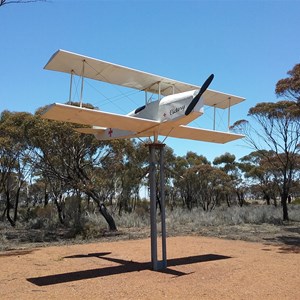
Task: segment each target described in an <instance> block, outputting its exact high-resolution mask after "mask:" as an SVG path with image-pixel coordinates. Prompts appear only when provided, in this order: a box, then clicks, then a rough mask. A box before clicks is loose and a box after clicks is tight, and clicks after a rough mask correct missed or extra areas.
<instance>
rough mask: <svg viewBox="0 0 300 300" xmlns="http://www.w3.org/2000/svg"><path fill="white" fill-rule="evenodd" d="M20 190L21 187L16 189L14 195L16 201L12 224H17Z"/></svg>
mask: <svg viewBox="0 0 300 300" xmlns="http://www.w3.org/2000/svg"><path fill="white" fill-rule="evenodd" d="M20 190H21V187H19V188H18V190H17V194H16V201H15V207H14V222H15V223H16V222H17V219H18V207H19V199H20Z"/></svg>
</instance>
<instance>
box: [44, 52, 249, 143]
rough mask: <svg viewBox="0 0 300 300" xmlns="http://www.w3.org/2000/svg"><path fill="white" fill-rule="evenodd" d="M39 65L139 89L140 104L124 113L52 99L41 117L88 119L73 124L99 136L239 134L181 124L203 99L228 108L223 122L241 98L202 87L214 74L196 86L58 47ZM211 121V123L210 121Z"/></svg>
mask: <svg viewBox="0 0 300 300" xmlns="http://www.w3.org/2000/svg"><path fill="white" fill-rule="evenodd" d="M45 69H47V70H54V71H59V72H65V73H69V74H71V76H73V75H78V76H81V77H82V78H91V79H95V80H99V81H103V82H107V83H110V84H115V85H120V86H124V87H128V88H133V89H138V90H141V91H144V92H145V96H146V101H145V102H146V103H145V105H143V106H141V107H139V108H137V109H136V110H134V111H132V112H130V113H129V114H127V115H120V114H115V113H109V112H104V111H100V110H96V109H88V108H83V107H78V106H73V105H67V104H58V103H55V104H52V105H51V106H50V107H49V109H48V110H47V111H46V112H45V113H44V114H43V118H47V119H52V120H58V121H64V122H71V123H77V124H84V125H90V126H92V127H91V128H79V129H76V130H77V131H79V132H81V133H87V134H94V135H95V137H96V138H97V139H99V140H110V139H121V138H135V137H140V138H141V137H154V141H157V139H158V136H165V137H175V138H184V139H191V140H199V141H205V142H214V143H226V142H230V141H233V140H236V139H240V138H242V137H243V135H240V134H234V133H230V132H221V131H216V130H208V129H203V128H195V127H191V126H186V125H187V124H188V123H190V122H192V121H193V120H194V119H196V118H198V117H199V116H201V115H202V114H203V113H204V105H208V106H212V107H214V109H216V108H221V109H225V108H228V126H229V122H230V120H229V117H230V107H231V106H232V105H235V104H237V103H240V102H241V101H243V100H244V98H241V97H237V96H233V95H229V94H224V93H220V92H217V91H213V90H209V89H207V88H208V86H209V85H210V83H211V82H212V80H213V78H214V75H213V74H212V75H210V76H209V77H208V79H207V80H206V81H205V82H204V84H203V85H202V87H199V86H195V85H191V84H187V83H183V82H179V81H176V80H172V79H168V78H165V77H161V76H158V75H153V74H149V73H145V72H141V71H138V70H134V69H130V68H127V67H123V66H120V65H116V64H112V63H109V62H105V61H102V60H98V59H94V58H90V57H86V56H82V55H78V54H75V53H71V52H68V51H64V50H58V51H57V52H56V53H55V54H54V55H53V56H52V57H51V59H50V60H49V62H48V63H47V64H46V66H45ZM71 84H72V77H71ZM82 87H83V81H82ZM70 93H71V87H70ZM147 93H153V94H157V95H158V100H156V101H149V100H148V99H147ZM162 96H163V97H162ZM214 115H215V114H214ZM214 124H215V121H214ZM213 127H214V129H215V125H214V126H213Z"/></svg>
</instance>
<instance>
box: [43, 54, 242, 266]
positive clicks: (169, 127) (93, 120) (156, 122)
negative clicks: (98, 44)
mask: <svg viewBox="0 0 300 300" xmlns="http://www.w3.org/2000/svg"><path fill="white" fill-rule="evenodd" d="M45 69H47V70H54V71H59V72H64V73H69V74H71V84H70V97H69V99H71V94H72V78H73V75H77V76H80V77H81V78H82V84H81V96H80V97H81V99H80V106H79V107H78V106H74V105H68V104H58V103H55V104H52V105H50V106H49V107H48V109H47V110H46V111H45V112H44V114H43V115H42V117H43V118H46V119H51V120H57V121H63V122H71V123H77V124H83V125H88V126H89V127H84V128H76V129H75V130H76V131H78V132H80V133H86V134H94V135H95V137H96V138H97V139H99V140H112V139H128V138H143V137H146V138H147V137H148V138H153V142H152V143H148V145H149V150H150V159H149V161H150V168H149V184H150V219H151V262H152V268H153V269H154V270H158V269H163V268H166V266H167V259H166V227H165V208H164V194H165V193H164V173H163V169H164V166H163V146H164V144H163V142H161V143H159V141H158V138H159V136H165V138H167V137H175V138H183V139H191V140H198V141H205V142H213V143H227V142H230V141H233V140H236V139H240V138H242V137H243V135H240V134H234V133H230V132H229V131H228V132H221V131H217V130H215V110H216V109H217V108H220V109H226V108H227V109H228V130H229V124H230V107H231V106H232V105H235V104H238V103H240V102H241V101H243V100H245V99H244V98H242V97H237V96H234V95H229V94H224V93H220V92H216V91H213V90H209V89H208V86H209V85H210V83H211V82H212V80H213V78H214V75H213V74H212V75H210V76H209V77H208V78H207V80H206V81H205V82H204V84H203V85H202V86H201V87H199V86H196V85H191V84H187V83H183V82H179V81H176V80H172V79H168V78H165V77H161V76H158V75H153V74H149V73H145V72H141V71H138V70H134V69H130V68H127V67H123V66H120V65H116V64H112V63H109V62H105V61H102V60H98V59H94V58H90V57H86V56H82V55H78V54H75V53H71V52H68V51H64V50H58V51H57V52H56V53H55V54H54V55H53V56H52V57H51V59H50V60H49V62H48V63H47V64H46V66H45ZM84 78H90V79H95V80H99V81H103V82H106V83H110V84H114V85H120V86H124V87H127V88H133V89H137V90H141V91H144V92H145V99H146V100H145V105H143V106H141V107H139V108H137V109H136V110H134V111H132V112H130V113H129V114H127V115H120V114H115V113H109V112H104V111H100V110H96V109H88V108H84V107H82V90H83V82H84V81H83V79H84ZM148 93H151V94H157V95H158V99H157V100H156V101H151V100H149V99H148V96H147V95H148ZM150 99H151V98H150ZM204 105H207V106H212V107H213V108H214V121H213V129H214V130H208V129H203V128H195V127H191V126H187V124H188V123H190V122H192V121H193V120H194V119H196V118H198V117H200V116H201V115H202V114H203V113H204ZM157 149H158V150H159V151H160V153H159V155H160V167H159V170H160V187H159V189H160V211H161V236H162V247H161V248H162V260H161V261H160V262H159V261H158V260H157V223H156V212H157V210H156V209H157V205H156V201H157V198H156V196H157V195H156V179H155V176H156V175H155V174H156V159H155V151H156V150H157Z"/></svg>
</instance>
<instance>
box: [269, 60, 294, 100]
mask: <svg viewBox="0 0 300 300" xmlns="http://www.w3.org/2000/svg"><path fill="white" fill-rule="evenodd" d="M287 74H288V75H289V77H287V78H284V79H281V80H279V81H278V82H277V84H276V88H275V93H276V95H277V96H284V97H286V98H287V99H290V100H293V101H296V102H298V104H300V64H297V65H295V66H294V68H293V69H292V70H290V71H288V72H287Z"/></svg>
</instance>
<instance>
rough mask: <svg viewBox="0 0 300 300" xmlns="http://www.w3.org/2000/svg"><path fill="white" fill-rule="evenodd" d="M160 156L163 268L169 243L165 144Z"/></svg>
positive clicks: (162, 267)
mask: <svg viewBox="0 0 300 300" xmlns="http://www.w3.org/2000/svg"><path fill="white" fill-rule="evenodd" d="M159 152H160V157H159V164H160V166H159V167H160V208H161V211H160V216H161V244H162V262H161V266H160V268H161V269H165V268H166V267H167V247H166V246H167V243H166V211H165V172H164V145H163V144H162V145H161V146H160V149H159Z"/></svg>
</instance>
